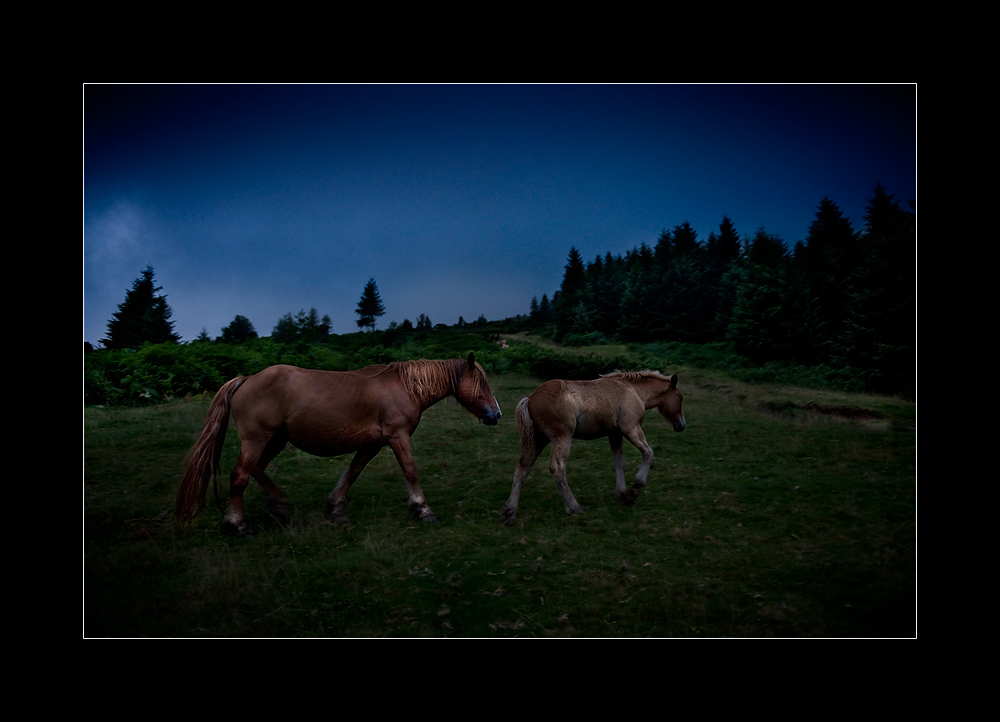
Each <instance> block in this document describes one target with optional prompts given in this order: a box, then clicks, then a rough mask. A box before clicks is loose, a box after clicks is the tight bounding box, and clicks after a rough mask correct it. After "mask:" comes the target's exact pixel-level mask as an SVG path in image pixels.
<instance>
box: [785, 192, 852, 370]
mask: <svg viewBox="0 0 1000 722" xmlns="http://www.w3.org/2000/svg"><path fill="white" fill-rule="evenodd" d="M857 255H858V254H857V237H856V235H855V233H854V229H853V228H852V227H851V222H850V220H848V219H847V218H846V217H845V216H844V215H843V214H842V213H841V211H840V208H838V207H837V204H836V203H834V202H833V201H831V200H830V199H829V198H824V199H823V200H822V201H820V205H819V209H818V210H817V211H816V219H815V220H814V221H813V222H812V224H811V225H810V226H809V235H808V236H807V237H806V239H805V241H804V242H800V243H797V244H796V245H795V254H794V256H793V258H792V261H793V266H794V268H795V271H796V274H797V276H798V283H800V284H801V285H802V290H803V292H804V295H805V297H806V298H807V299H808V301H807V302H808V306H809V307H808V317H809V322H808V334H809V335H810V336H811V340H809V341H808V342H807V343H806V346H809V347H811V348H812V351H811V353H809V354H807V355H805V356H802V355H800V357H799V360H800V361H802V362H803V363H817V362H820V361H825V360H828V359H829V358H830V357H831V356H832V355H836V350H835V349H834V346H833V344H834V343H835V340H837V339H840V338H841V337H842V335H843V333H844V328H845V327H844V324H845V323H846V308H847V282H848V279H849V278H850V276H851V275H852V273H853V272H854V268H855V266H856V264H857V260H858V259H857Z"/></svg>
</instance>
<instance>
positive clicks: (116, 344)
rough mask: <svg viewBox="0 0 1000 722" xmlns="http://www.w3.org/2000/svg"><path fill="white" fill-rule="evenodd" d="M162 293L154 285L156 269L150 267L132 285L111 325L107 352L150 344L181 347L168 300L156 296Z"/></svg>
mask: <svg viewBox="0 0 1000 722" xmlns="http://www.w3.org/2000/svg"><path fill="white" fill-rule="evenodd" d="M161 290H163V289H162V288H160V287H159V286H155V285H154V283H153V267H152V266H146V268H145V270H144V271H143V272H142V274H141V275H140V276H139V278H137V279H135V281H134V282H133V283H132V290H131V291H128V292H127V293H126V294H125V301H124V302H123V303H121V304H119V306H118V312H117V313H114V314H112V318H111V320H110V321H108V337H107V338H106V339H104V341H103V343H104V345H105V346H106V347H107V348H110V349H124V348H139V347H140V346H142V345H143V344H144V343H146V342H149V343H177V342H178V341H180V340H181V337H180V336H178V335H177V334H176V333H174V324H173V322H172V321H171V320H170V315H171V311H170V306H168V305H167V297H166V296H158V295H156V294H157V293H158V292H159V291H161Z"/></svg>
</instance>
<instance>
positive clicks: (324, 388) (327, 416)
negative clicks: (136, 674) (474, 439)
mask: <svg viewBox="0 0 1000 722" xmlns="http://www.w3.org/2000/svg"><path fill="white" fill-rule="evenodd" d="M381 370H384V369H381ZM381 370H380V371H381ZM365 371H366V372H368V373H364V374H358V373H355V372H338V371H317V370H314V369H303V368H298V367H295V366H287V365H278V366H271V367H270V368H267V369H265V370H263V371H261V372H260V373H258V374H256V375H254V376H252V377H250V378H249V379H247V381H246V382H245V383H244V385H243V387H242V388H240V393H238V394H236V395H234V397H233V419H234V421H235V423H236V427H237V429H239V431H240V435H241V437H242V436H244V435H251V436H252V435H256V434H260V435H266V434H279V433H280V434H282V435H284V436H285V437H286V440H287V441H288V442H290V443H291V444H293V445H295V446H297V447H298V448H300V449H302V450H303V451H306V452H308V453H310V454H314V455H316V456H338V455H340V454H346V453H349V452H351V451H354V450H356V449H357V448H359V447H360V446H365V445H368V444H385V443H386V440H387V439H386V437H385V434H384V433H383V431H384V428H385V427H386V426H387V423H388V422H393V424H394V425H393V428H396V425H395V424H398V423H400V422H402V423H403V425H404V426H405V425H406V422H407V420H408V417H410V416H413V415H414V414H413V405H412V404H407V403H405V402H406V401H407V399H406V398H405V394H406V392H405V389H403V388H402V386H401V384H399V382H398V380H396V379H394V378H393V377H392V375H389V376H386V375H384V374H381V373H375V374H371V373H370V372H371V370H370V369H366V370H365ZM395 401H398V402H399V403H394V402H395ZM416 416H417V418H419V414H417V415H416ZM413 425H414V426H415V422H414V424H413ZM410 433H412V429H411V430H410Z"/></svg>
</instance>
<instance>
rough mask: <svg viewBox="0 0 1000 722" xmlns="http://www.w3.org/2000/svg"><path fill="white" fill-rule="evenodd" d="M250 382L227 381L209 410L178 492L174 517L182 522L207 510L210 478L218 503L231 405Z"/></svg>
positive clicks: (238, 379)
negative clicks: (220, 460) (214, 485)
mask: <svg viewBox="0 0 1000 722" xmlns="http://www.w3.org/2000/svg"><path fill="white" fill-rule="evenodd" d="M247 378H248V377H247V376H237V377H236V378H234V379H232V380H231V381H227V382H226V383H225V384H224V385H223V386H222V388H221V389H219V392H218V393H217V394H216V395H215V398H214V399H212V405H211V406H209V407H208V418H207V419H205V426H204V427H203V428H202V430H201V435H200V436H199V437H198V441H196V442H195V445H194V448H192V449H191V453H190V455H189V456H188V464H187V471H185V472H184V480H183V481H182V482H181V487H180V489H178V490H177V505H176V507H175V508H174V516H175V517H176V518H177V520H178V521H185V520H187V519H192V518H194V517H196V516H198V514H200V513H201V510H202V509H203V508H204V507H205V493H206V492H207V491H208V478H209V477H210V476H211V477H213V478H214V479H215V482H216V488H215V496H216V499H218V496H219V488H218V477H219V459H220V457H221V456H222V443H223V442H224V441H225V440H226V429H227V428H228V427H229V404H230V401H231V400H232V398H233V392H234V391H236V389H238V388H239V387H240V385H241V384H242V383H243V382H244V381H246V380H247Z"/></svg>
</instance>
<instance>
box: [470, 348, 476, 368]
mask: <svg viewBox="0 0 1000 722" xmlns="http://www.w3.org/2000/svg"><path fill="white" fill-rule="evenodd" d="M469 368H470V369H474V368H476V354H474V353H472V352H471V351H470V352H469Z"/></svg>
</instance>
